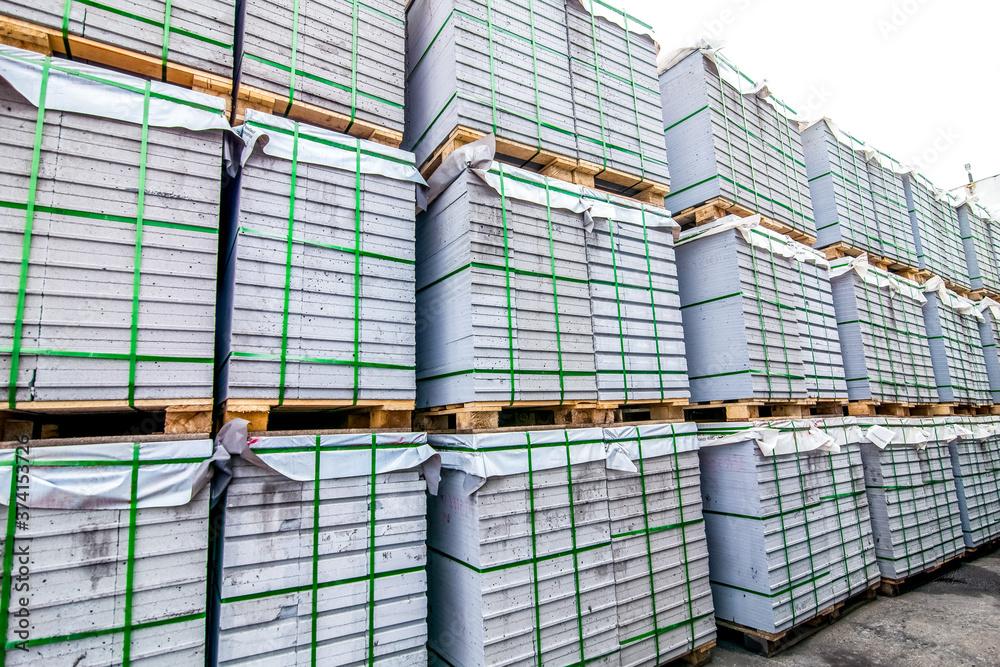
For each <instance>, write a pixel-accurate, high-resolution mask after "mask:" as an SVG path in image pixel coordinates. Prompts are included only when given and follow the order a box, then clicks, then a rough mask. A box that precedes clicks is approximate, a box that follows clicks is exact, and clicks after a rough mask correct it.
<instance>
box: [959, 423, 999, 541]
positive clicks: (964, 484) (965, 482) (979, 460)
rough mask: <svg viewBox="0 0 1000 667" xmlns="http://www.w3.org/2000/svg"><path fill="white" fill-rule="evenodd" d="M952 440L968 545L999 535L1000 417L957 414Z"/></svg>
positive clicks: (964, 532)
mask: <svg viewBox="0 0 1000 667" xmlns="http://www.w3.org/2000/svg"><path fill="white" fill-rule="evenodd" d="M954 422H955V425H956V426H957V427H959V428H960V429H962V430H961V435H960V436H959V437H958V438H956V439H954V440H952V441H951V442H950V443H949V449H950V451H951V465H952V471H953V473H954V475H955V491H956V492H957V494H958V507H959V510H960V511H961V515H962V534H963V535H964V537H965V546H966V547H967V548H969V549H972V548H975V547H980V546H982V545H984V544H987V543H989V542H991V541H993V540H995V539H997V538H1000V417H958V418H955V419H954Z"/></svg>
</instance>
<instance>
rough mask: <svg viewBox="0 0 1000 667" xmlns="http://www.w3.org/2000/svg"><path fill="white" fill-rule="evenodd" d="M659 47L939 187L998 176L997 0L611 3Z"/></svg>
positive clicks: (999, 32) (629, 0)
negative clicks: (648, 30)
mask: <svg viewBox="0 0 1000 667" xmlns="http://www.w3.org/2000/svg"><path fill="white" fill-rule="evenodd" d="M612 1H613V4H616V5H617V6H619V7H622V8H623V9H625V10H626V11H627V12H629V13H630V14H632V15H634V16H636V17H637V18H640V19H642V20H643V21H646V22H647V23H650V24H652V25H653V27H654V29H655V30H656V35H657V38H658V40H659V42H660V45H661V48H662V49H666V50H673V49H675V48H678V47H681V46H690V45H691V44H693V43H694V42H695V41H697V39H698V38H699V37H706V38H708V40H709V41H714V42H720V41H721V42H723V43H724V44H725V49H724V51H723V54H724V55H725V56H726V57H727V59H728V60H729V61H731V62H732V63H733V64H735V65H736V66H737V67H739V68H740V69H742V70H743V71H744V72H746V73H747V75H748V76H750V77H752V78H753V79H755V80H758V81H759V80H760V79H767V80H768V84H769V88H770V89H771V92H772V93H773V94H774V95H776V96H777V97H779V98H780V99H782V100H783V101H784V102H785V103H787V104H788V105H789V106H791V107H792V108H793V109H795V110H796V111H798V112H799V113H800V114H803V113H804V114H806V115H807V116H808V117H809V118H811V119H812V118H818V117H821V116H829V117H830V118H832V119H833V120H834V121H836V122H837V123H838V124H839V125H840V126H841V127H842V128H843V129H845V130H846V131H848V132H850V133H851V134H853V135H854V136H856V137H858V138H859V139H861V140H863V141H866V142H868V143H870V144H872V145H873V146H876V147H878V148H879V149H880V150H882V151H884V152H886V153H889V154H890V155H892V156H893V157H895V158H896V159H897V160H900V161H902V162H904V163H910V164H917V165H919V166H920V167H922V169H921V171H923V173H925V174H926V175H927V176H928V177H929V178H930V179H931V180H932V181H934V183H935V184H936V185H938V186H939V187H943V188H952V187H955V186H958V185H961V184H963V183H965V182H966V180H967V179H966V176H965V170H964V169H963V165H965V163H967V162H969V163H971V164H972V172H973V175H974V176H975V177H976V178H985V177H987V176H992V175H994V174H997V173H1000V131H998V125H1000V1H998V0H888V1H887V0H832V1H831V2H815V1H814V0H667V1H664V0H658V1H652V0H612Z"/></svg>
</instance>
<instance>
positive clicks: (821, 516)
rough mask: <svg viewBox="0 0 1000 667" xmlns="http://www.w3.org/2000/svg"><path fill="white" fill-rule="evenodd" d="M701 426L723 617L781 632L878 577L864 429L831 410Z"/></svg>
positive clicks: (708, 523)
mask: <svg viewBox="0 0 1000 667" xmlns="http://www.w3.org/2000/svg"><path fill="white" fill-rule="evenodd" d="M698 430H699V439H700V441H701V448H700V450H699V454H700V457H701V475H702V494H703V497H704V513H705V527H706V532H707V534H708V546H709V561H710V566H711V577H712V595H713V598H714V599H715V601H716V602H715V605H716V615H717V617H718V618H719V619H720V620H725V621H728V622H730V623H734V624H737V625H739V626H743V627H746V628H752V629H756V630H763V631H765V632H770V633H780V632H782V631H784V630H787V629H790V628H793V627H795V626H797V625H800V624H801V623H803V622H805V621H807V620H808V619H810V618H813V617H815V616H817V615H819V614H821V613H823V612H824V610H826V609H829V608H830V607H832V606H834V605H836V604H837V603H840V602H843V601H844V600H847V599H848V598H850V597H853V596H855V595H858V594H861V593H864V592H865V591H867V590H868V589H869V588H871V587H872V586H873V585H874V584H876V583H877V582H878V579H879V571H878V568H877V566H876V563H875V550H874V549H875V545H874V543H873V538H872V528H871V522H870V521H869V510H868V502H867V500H866V498H865V492H864V491H865V487H864V469H863V466H862V459H861V451H860V445H859V441H860V439H861V432H860V429H858V428H857V427H856V426H854V425H852V424H851V423H849V422H845V421H844V420H831V421H830V422H815V421H808V422H806V421H803V422H798V421H796V422H765V423H756V424H755V423H733V422H729V423H723V424H702V425H699V429H698Z"/></svg>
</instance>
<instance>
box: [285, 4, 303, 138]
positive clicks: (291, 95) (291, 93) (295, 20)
mask: <svg viewBox="0 0 1000 667" xmlns="http://www.w3.org/2000/svg"><path fill="white" fill-rule="evenodd" d="M298 58H299V0H292V62H291V66H290V67H289V70H288V106H286V107H285V113H284V114H282V115H283V116H285V117H286V118H287V117H288V114H289V112H291V110H292V104H294V103H295V75H296V69H295V65H296V62H297V61H298ZM295 130H296V135H298V127H296V128H295Z"/></svg>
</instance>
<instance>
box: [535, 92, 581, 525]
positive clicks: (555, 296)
mask: <svg viewBox="0 0 1000 667" xmlns="http://www.w3.org/2000/svg"><path fill="white" fill-rule="evenodd" d="M536 76H537V74H536ZM539 142H541V135H539ZM539 146H541V143H539ZM545 219H546V221H547V223H548V228H549V266H550V267H551V269H552V311H553V312H554V313H555V318H556V354H557V355H558V361H559V405H562V404H563V401H564V400H565V399H566V376H565V374H564V370H565V369H564V368H563V354H562V335H561V330H560V328H559V290H558V289H557V283H558V281H557V280H556V249H555V240H554V239H553V236H552V196H551V193H550V192H549V180H548V179H545ZM567 437H568V436H567ZM568 451H569V450H567V456H568ZM566 460H567V461H568V460H569V459H568V458H567V459H566ZM571 502H572V501H571ZM575 539H576V538H575V537H574V540H575Z"/></svg>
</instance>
